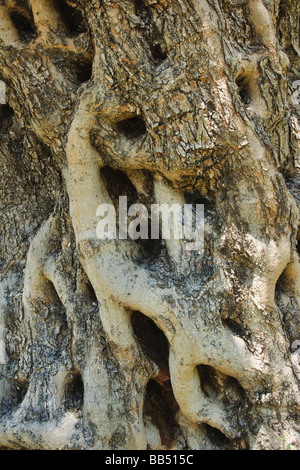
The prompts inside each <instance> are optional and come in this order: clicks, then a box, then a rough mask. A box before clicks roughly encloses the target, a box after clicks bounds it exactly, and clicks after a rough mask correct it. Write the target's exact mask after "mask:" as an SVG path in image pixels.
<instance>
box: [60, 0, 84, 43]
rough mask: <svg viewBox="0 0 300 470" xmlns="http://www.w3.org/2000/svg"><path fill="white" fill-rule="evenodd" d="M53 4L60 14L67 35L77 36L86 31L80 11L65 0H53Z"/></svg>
mask: <svg viewBox="0 0 300 470" xmlns="http://www.w3.org/2000/svg"><path fill="white" fill-rule="evenodd" d="M53 5H54V8H55V9H56V10H57V11H58V12H59V14H60V17H61V19H62V21H63V23H64V25H65V28H66V33H67V35H68V36H70V37H73V36H78V35H79V34H81V33H84V32H86V31H87V26H86V23H85V21H84V18H83V16H82V13H81V11H80V10H78V9H77V8H75V7H74V6H71V4H70V3H69V2H68V1H67V0H53Z"/></svg>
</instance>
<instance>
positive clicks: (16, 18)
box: [10, 11, 37, 43]
mask: <svg viewBox="0 0 300 470" xmlns="http://www.w3.org/2000/svg"><path fill="white" fill-rule="evenodd" d="M10 17H11V20H12V22H13V24H14V25H15V27H16V29H17V31H18V34H19V37H20V40H21V41H22V42H24V43H28V42H30V41H32V40H33V39H34V38H35V37H36V36H37V29H36V26H35V24H34V20H33V17H32V16H31V17H30V16H29V15H28V16H27V15H25V14H24V13H21V12H19V11H12V12H11V14H10Z"/></svg>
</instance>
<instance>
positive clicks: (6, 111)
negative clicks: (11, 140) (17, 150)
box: [0, 104, 14, 137]
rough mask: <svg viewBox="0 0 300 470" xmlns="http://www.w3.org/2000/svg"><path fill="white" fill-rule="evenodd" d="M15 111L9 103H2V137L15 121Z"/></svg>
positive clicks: (0, 115) (0, 134) (0, 119)
mask: <svg viewBox="0 0 300 470" xmlns="http://www.w3.org/2000/svg"><path fill="white" fill-rule="evenodd" d="M13 116H14V112H13V109H12V108H11V107H10V106H9V105H8V104H0V137H3V136H4V135H5V134H6V133H7V131H8V129H9V128H10V127H11V125H12V123H13Z"/></svg>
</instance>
